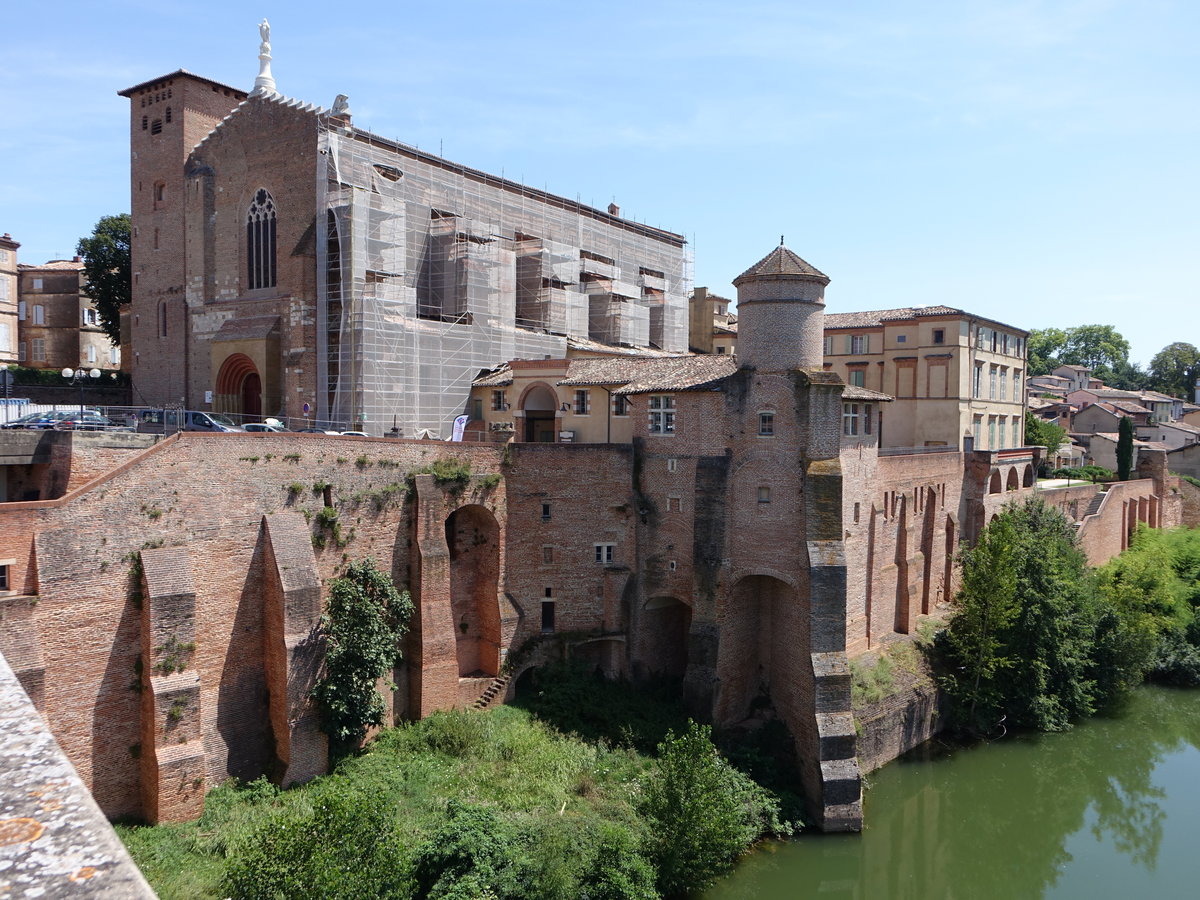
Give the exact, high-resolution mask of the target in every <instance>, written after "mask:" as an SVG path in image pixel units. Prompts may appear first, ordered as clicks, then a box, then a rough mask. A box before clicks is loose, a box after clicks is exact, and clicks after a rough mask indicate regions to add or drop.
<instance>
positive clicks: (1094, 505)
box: [1075, 491, 1108, 531]
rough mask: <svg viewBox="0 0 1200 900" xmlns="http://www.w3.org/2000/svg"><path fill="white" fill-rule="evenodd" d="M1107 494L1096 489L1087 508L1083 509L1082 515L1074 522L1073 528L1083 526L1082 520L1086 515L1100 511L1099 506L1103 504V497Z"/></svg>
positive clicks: (1092, 514) (1077, 528) (1076, 528)
mask: <svg viewBox="0 0 1200 900" xmlns="http://www.w3.org/2000/svg"><path fill="white" fill-rule="evenodd" d="M1106 496H1108V495H1107V494H1106V493H1105V492H1104V491H1096V496H1095V497H1093V498H1092V502H1091V503H1089V504H1088V507H1087V509H1085V510H1084V511H1083V515H1082V516H1080V517H1079V521H1077V522H1076V523H1075V530H1076V531H1078V530H1079V529H1080V528H1082V527H1083V522H1084V520H1085V519H1086V518H1087V517H1088V516H1094V515H1095V514H1096V513H1098V512H1100V507H1101V506H1103V505H1104V498H1105V497H1106Z"/></svg>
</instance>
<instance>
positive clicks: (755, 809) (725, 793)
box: [639, 722, 791, 897]
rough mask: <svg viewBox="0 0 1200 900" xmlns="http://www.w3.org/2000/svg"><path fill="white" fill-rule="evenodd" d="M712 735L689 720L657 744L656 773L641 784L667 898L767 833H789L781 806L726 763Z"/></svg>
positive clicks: (728, 863) (725, 866) (697, 884)
mask: <svg viewBox="0 0 1200 900" xmlns="http://www.w3.org/2000/svg"><path fill="white" fill-rule="evenodd" d="M711 735H712V729H711V728H709V726H707V725H698V724H697V723H695V722H689V724H688V730H687V731H685V732H684V733H683V734H680V735H676V734H675V732H674V731H670V732H668V733H667V737H666V739H665V740H664V741H663V742H662V743H661V744H659V745H658V754H659V758H658V768H657V771H656V772H655V773H654V774H653V775H651V776H650V777H649V778H648V779H647V780H646V781H645V782H644V783H643V792H642V801H641V804H640V806H639V812H640V813H641V814H642V815H643V816H645V817H646V819H647V820H648V821H649V823H650V835H651V837H650V841H649V847H648V855H649V857H650V859H651V861H652V862H653V863H654V864H655V866H656V867H657V869H658V888H659V890H660V891H662V893H663V894H664V895H666V896H668V897H674V896H679V895H682V894H685V893H687V892H688V891H690V890H696V889H699V888H702V887H704V886H706V885H708V884H711V883H712V881H713V880H714V879H715V878H716V877H717V876H719V875H722V874H724V873H725V872H727V871H729V869H731V868H732V867H733V863H734V860H736V859H737V857H738V855H739V854H741V853H743V852H744V851H745V850H746V849H747V848H748V847H749V846H750V845H751V844H752V843H754V841H755V840H757V839H758V838H759V837H760V836H762V835H763V834H767V833H778V834H784V833H789V832H790V830H791V829H790V827H789V826H787V825H786V824H785V823H784V822H782V821H781V820H780V816H779V803H778V801H777V800H776V799H775V798H774V797H773V796H771V795H770V794H769V793H768V792H767V791H766V790H764V789H763V788H761V787H759V786H758V785H757V784H755V783H754V782H753V781H751V780H750V779H749V778H747V777H746V776H745V775H743V774H742V773H741V772H739V771H737V769H735V768H733V767H732V766H731V765H729V763H728V762H726V761H725V759H724V758H722V756H721V754H720V753H719V752H718V751H717V748H716V747H715V746H713V743H712V737H711Z"/></svg>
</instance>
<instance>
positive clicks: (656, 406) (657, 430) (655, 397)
mask: <svg viewBox="0 0 1200 900" xmlns="http://www.w3.org/2000/svg"><path fill="white" fill-rule="evenodd" d="M649 407H650V433H651V434H674V433H675V395H674V394H651V395H650V400H649Z"/></svg>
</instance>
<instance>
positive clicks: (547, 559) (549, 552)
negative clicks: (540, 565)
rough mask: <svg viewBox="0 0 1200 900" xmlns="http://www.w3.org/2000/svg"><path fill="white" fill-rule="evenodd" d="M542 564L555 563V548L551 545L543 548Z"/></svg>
mask: <svg viewBox="0 0 1200 900" xmlns="http://www.w3.org/2000/svg"><path fill="white" fill-rule="evenodd" d="M542 562H544V563H552V562H554V548H553V547H551V546H550V545H549V544H545V545H543V546H542Z"/></svg>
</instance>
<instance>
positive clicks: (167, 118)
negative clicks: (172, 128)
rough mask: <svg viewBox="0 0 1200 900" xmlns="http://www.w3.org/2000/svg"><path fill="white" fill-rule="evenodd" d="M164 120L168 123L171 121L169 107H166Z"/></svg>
mask: <svg viewBox="0 0 1200 900" xmlns="http://www.w3.org/2000/svg"><path fill="white" fill-rule="evenodd" d="M165 118H166V120H167V121H168V122H170V121H171V107H169V106H168V107H167V115H166V117H165Z"/></svg>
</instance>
